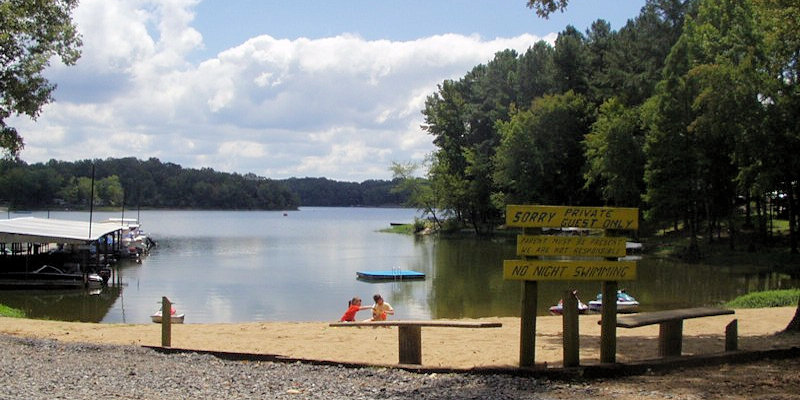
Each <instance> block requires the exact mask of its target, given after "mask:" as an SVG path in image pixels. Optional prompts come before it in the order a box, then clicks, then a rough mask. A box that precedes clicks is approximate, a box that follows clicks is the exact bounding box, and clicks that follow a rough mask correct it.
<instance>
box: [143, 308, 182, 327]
mask: <svg viewBox="0 0 800 400" xmlns="http://www.w3.org/2000/svg"><path fill="white" fill-rule="evenodd" d="M184 317H185V314H176V313H174V312H173V313H172V315H171V316H170V323H172V324H182V323H183V318H184ZM150 319H152V320H153V322H155V323H157V324H160V323H161V321H163V318H162V314H161V310H158V311H156V312H155V314H153V315H151V316H150Z"/></svg>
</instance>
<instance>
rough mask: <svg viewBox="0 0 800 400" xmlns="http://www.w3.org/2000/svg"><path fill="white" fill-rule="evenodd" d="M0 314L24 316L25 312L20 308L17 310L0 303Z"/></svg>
mask: <svg viewBox="0 0 800 400" xmlns="http://www.w3.org/2000/svg"><path fill="white" fill-rule="evenodd" d="M0 316H3V317H13V318H25V313H24V312H23V311H22V310H17V309H16V308H11V307H9V306H6V305H3V304H0Z"/></svg>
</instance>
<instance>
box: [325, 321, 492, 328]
mask: <svg viewBox="0 0 800 400" xmlns="http://www.w3.org/2000/svg"><path fill="white" fill-rule="evenodd" d="M328 325H329V326H334V327H348V326H419V327H423V326H428V327H439V328H500V327H502V326H503V324H502V323H500V322H471V321H440V320H436V321H362V322H332V323H330V324H328Z"/></svg>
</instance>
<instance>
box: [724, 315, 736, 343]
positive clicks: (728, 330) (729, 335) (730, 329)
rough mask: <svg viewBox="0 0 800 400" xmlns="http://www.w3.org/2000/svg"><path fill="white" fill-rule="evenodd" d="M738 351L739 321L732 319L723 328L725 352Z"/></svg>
mask: <svg viewBox="0 0 800 400" xmlns="http://www.w3.org/2000/svg"><path fill="white" fill-rule="evenodd" d="M736 350H739V320H738V319H734V320H733V321H731V323H730V324H728V325H727V326H726V327H725V351H736Z"/></svg>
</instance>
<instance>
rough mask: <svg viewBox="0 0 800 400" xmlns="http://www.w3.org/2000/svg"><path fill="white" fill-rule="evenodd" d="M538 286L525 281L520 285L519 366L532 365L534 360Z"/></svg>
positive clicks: (534, 282)
mask: <svg viewBox="0 0 800 400" xmlns="http://www.w3.org/2000/svg"><path fill="white" fill-rule="evenodd" d="M538 296H539V286H538V282H536V281H525V282H523V286H522V313H521V316H520V324H519V336H520V340H519V366H520V367H533V366H534V364H535V360H536V306H537V303H538Z"/></svg>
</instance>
